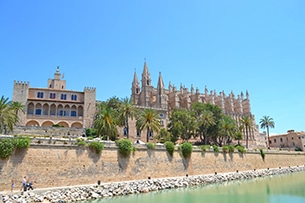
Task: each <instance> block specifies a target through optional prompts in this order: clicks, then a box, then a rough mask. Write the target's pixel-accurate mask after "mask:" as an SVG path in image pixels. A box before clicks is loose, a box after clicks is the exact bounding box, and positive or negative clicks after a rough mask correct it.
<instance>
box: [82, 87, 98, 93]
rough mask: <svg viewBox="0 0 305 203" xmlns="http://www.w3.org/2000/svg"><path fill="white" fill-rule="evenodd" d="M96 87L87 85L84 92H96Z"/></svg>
mask: <svg viewBox="0 0 305 203" xmlns="http://www.w3.org/2000/svg"><path fill="white" fill-rule="evenodd" d="M95 91H96V88H95V87H85V88H84V92H95Z"/></svg>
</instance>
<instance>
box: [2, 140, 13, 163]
mask: <svg viewBox="0 0 305 203" xmlns="http://www.w3.org/2000/svg"><path fill="white" fill-rule="evenodd" d="M14 150H15V147H14V141H13V139H10V138H4V139H2V140H0V158H1V159H6V158H8V157H9V156H11V154H12V153H13V151H14Z"/></svg>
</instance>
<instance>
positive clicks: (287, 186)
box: [86, 172, 305, 203]
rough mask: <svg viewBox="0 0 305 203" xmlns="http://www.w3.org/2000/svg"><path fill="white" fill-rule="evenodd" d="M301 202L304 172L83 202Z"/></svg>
mask: <svg viewBox="0 0 305 203" xmlns="http://www.w3.org/2000/svg"><path fill="white" fill-rule="evenodd" d="M136 202H141V203H142V202H145V203H156V202H157V203H163V202H166V203H180V202H181V203H185V202H187V203H193V202H194V203H197V202H198V203H199V202H208V203H213V202H219V203H244V202H246V203H252V202H253V203H291V202H293V203H305V172H297V173H293V174H286V175H280V176H273V177H265V178H257V179H252V180H244V181H233V182H227V183H221V184H213V185H206V186H200V187H193V188H182V189H181V188H180V189H174V190H164V191H158V192H151V193H145V194H137V195H129V196H122V197H112V198H103V199H100V200H94V201H87V202H86V203H136Z"/></svg>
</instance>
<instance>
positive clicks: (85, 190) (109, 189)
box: [0, 166, 305, 203]
mask: <svg viewBox="0 0 305 203" xmlns="http://www.w3.org/2000/svg"><path fill="white" fill-rule="evenodd" d="M300 171H305V166H296V167H289V168H276V169H274V168H273V169H263V170H253V171H243V172H239V171H236V172H232V173H222V174H217V173H215V174H209V175H200V176H199V175H198V176H187V175H186V176H184V177H173V178H162V179H147V180H137V181H126V182H116V183H107V184H101V185H98V184H97V185H88V186H79V187H69V188H65V189H51V188H50V189H49V190H48V191H46V192H42V191H39V190H31V191H27V192H24V193H23V194H22V195H21V194H7V195H1V199H0V200H2V201H3V202H5V203H15V202H16V203H31V202H51V203H65V202H76V201H86V200H93V199H99V198H107V197H113V196H124V195H129V194H138V193H147V192H151V191H158V190H166V189H174V188H181V187H193V186H200V185H207V184H213V183H221V182H227V181H233V180H245V179H252V178H258V177H266V176H273V175H280V174H288V173H293V172H300Z"/></svg>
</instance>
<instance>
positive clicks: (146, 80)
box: [142, 59, 151, 86]
mask: <svg viewBox="0 0 305 203" xmlns="http://www.w3.org/2000/svg"><path fill="white" fill-rule="evenodd" d="M150 85H151V79H150V73H149V71H148V66H147V64H146V59H145V61H144V67H143V72H142V86H150Z"/></svg>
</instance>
